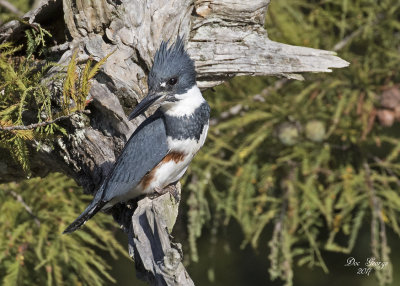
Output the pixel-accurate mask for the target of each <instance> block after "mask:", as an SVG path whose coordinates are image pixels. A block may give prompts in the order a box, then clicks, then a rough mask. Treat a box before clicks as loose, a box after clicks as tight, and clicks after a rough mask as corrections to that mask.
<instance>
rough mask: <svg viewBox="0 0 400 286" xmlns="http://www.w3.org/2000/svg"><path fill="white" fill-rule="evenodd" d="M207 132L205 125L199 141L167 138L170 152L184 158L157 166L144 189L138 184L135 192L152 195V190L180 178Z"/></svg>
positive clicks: (161, 187) (163, 186) (202, 142)
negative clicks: (179, 154)
mask: <svg viewBox="0 0 400 286" xmlns="http://www.w3.org/2000/svg"><path fill="white" fill-rule="evenodd" d="M207 131H208V125H205V126H204V128H203V132H202V133H201V135H200V138H199V140H196V139H186V140H174V139H171V138H170V137H168V146H169V148H170V152H175V153H182V154H184V156H182V158H181V159H180V160H170V161H168V162H166V163H162V164H159V166H157V167H156V169H155V172H154V175H153V179H152V180H151V183H150V184H148V185H147V186H145V187H144V186H143V185H142V184H139V185H138V186H137V188H136V191H138V192H140V194H149V193H153V192H154V189H163V188H165V187H166V186H168V185H169V184H171V183H174V182H176V181H178V180H179V179H180V178H182V176H183V175H184V174H185V172H186V170H187V168H188V166H189V164H190V162H191V161H192V160H193V157H194V156H195V155H196V153H197V152H198V151H199V149H200V148H201V147H202V146H203V144H204V141H205V139H206V137H207Z"/></svg>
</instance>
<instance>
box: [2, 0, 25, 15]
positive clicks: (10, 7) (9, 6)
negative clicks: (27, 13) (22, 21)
mask: <svg viewBox="0 0 400 286" xmlns="http://www.w3.org/2000/svg"><path fill="white" fill-rule="evenodd" d="M0 6H1V7H4V8H6V9H7V10H8V11H10V12H11V13H14V14H16V15H17V16H22V15H23V14H24V13H22V12H21V11H20V10H19V9H18V8H17V7H15V6H14V5H13V4H11V3H10V2H8V1H6V0H0Z"/></svg>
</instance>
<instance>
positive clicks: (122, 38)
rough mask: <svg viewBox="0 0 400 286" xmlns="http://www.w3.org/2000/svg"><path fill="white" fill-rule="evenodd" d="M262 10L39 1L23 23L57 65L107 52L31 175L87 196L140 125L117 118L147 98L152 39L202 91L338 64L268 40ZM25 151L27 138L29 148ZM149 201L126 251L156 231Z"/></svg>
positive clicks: (7, 172)
mask: <svg viewBox="0 0 400 286" xmlns="http://www.w3.org/2000/svg"><path fill="white" fill-rule="evenodd" d="M268 4H269V0H253V1H242V0H192V1H185V0H121V1H118V0H115V1H112V0H92V1H84V0H63V1H62V0H46V1H43V2H41V3H40V4H39V6H38V8H37V9H35V10H33V11H31V12H29V13H27V14H26V15H25V16H24V17H23V18H24V19H25V20H26V21H27V22H28V23H29V24H30V25H35V24H36V23H38V24H41V25H42V26H43V27H44V28H46V29H48V30H50V32H51V33H52V34H53V36H54V42H53V43H52V44H51V48H50V50H51V51H52V55H53V56H55V57H56V58H57V59H58V63H59V64H61V65H67V64H68V62H69V61H70V59H71V56H72V53H73V51H75V50H78V51H79V53H78V57H79V60H82V61H85V60H86V59H88V58H89V57H92V58H94V59H96V60H99V59H101V58H103V57H105V56H106V55H107V54H109V53H110V52H112V51H115V52H114V53H113V54H112V55H111V56H110V57H109V59H108V60H107V62H106V63H105V65H104V66H103V68H102V70H101V72H100V73H99V74H98V75H97V76H96V78H95V80H94V81H93V85H92V89H91V91H90V95H91V96H92V97H93V102H92V103H91V104H90V105H89V110H90V111H91V114H90V115H89V116H87V115H85V114H79V115H76V116H73V117H72V118H71V119H68V120H66V122H63V123H62V124H63V125H64V126H66V127H68V131H69V135H68V137H63V138H59V139H58V140H56V142H54V146H53V147H52V148H51V147H50V146H46V145H44V144H42V145H41V147H40V149H39V151H38V152H32V154H33V155H32V160H31V162H32V171H33V174H34V175H39V176H43V175H45V174H46V173H48V172H51V171H61V172H64V173H66V174H68V175H69V176H71V177H73V178H74V179H75V180H76V181H77V182H78V183H79V184H80V185H82V186H83V187H84V189H85V190H86V191H87V192H89V193H93V192H95V190H96V189H97V187H98V186H99V184H100V183H101V182H102V180H103V179H104V177H105V176H106V175H107V173H108V172H109V170H110V167H111V166H112V164H113V162H114V161H115V159H116V158H117V156H118V154H119V152H120V151H121V149H122V147H123V145H124V143H125V142H126V140H127V138H129V136H130V134H131V133H132V132H133V130H134V128H135V127H136V126H137V125H138V124H139V123H140V119H138V120H135V121H133V122H129V121H128V120H127V117H126V114H127V113H128V112H129V111H130V110H131V109H132V108H133V107H134V106H135V105H136V104H137V102H138V101H139V100H140V99H141V98H143V97H144V96H145V95H146V93H147V85H146V80H147V78H146V75H147V73H148V71H149V69H150V68H151V64H152V59H153V56H154V54H155V52H156V49H157V48H158V46H159V44H160V43H161V41H162V40H169V39H172V40H173V39H175V38H176V36H177V35H178V34H179V35H185V37H186V41H187V48H188V51H189V53H190V55H191V57H192V58H193V59H194V60H195V64H196V70H197V73H198V78H197V82H198V85H199V87H201V88H202V89H205V88H210V87H213V86H216V85H218V84H220V83H221V82H223V81H225V80H227V79H229V78H231V77H233V76H237V75H279V76H284V77H288V78H301V76H299V74H298V73H302V72H329V71H330V69H331V68H341V67H345V66H347V65H348V63H347V62H346V61H344V60H342V59H340V58H339V57H337V56H336V55H335V53H333V52H329V51H323V50H317V49H311V48H305V47H297V46H290V45H286V44H282V43H277V42H273V41H271V40H269V39H268V36H267V31H266V30H265V29H264V27H263V26H264V21H265V15H266V11H267V7H268ZM26 28H27V26H26V24H24V23H21V22H18V21H12V22H9V23H6V24H5V25H3V26H2V27H0V42H4V41H11V40H12V41H16V42H18V41H20V40H21V39H22V38H23V31H24V29H26ZM59 70H60V68H59V67H55V68H53V69H52V70H51V71H50V72H49V74H48V77H51V76H53V75H54V74H55V73H56V72H58V71H59ZM60 87H61V83H59V82H53V84H52V90H53V92H54V98H55V99H59V98H60V97H61V90H62V89H61V88H60ZM34 147H36V143H35V142H33V143H32V148H34ZM0 151H1V150H0ZM0 154H2V155H0V182H5V181H11V180H20V179H22V178H24V177H25V176H24V173H23V172H22V170H21V169H20V168H18V166H17V165H16V164H14V163H11V161H10V160H9V158H8V157H7V155H4V152H0ZM158 204H159V203H158V202H156V201H153V202H151V201H148V200H146V201H145V202H140V203H139V208H138V209H137V210H136V212H135V215H134V216H133V217H132V220H133V221H134V224H133V225H134V228H133V229H132V231H133V233H134V235H133V233H132V232H131V233H130V237H131V239H132V241H134V244H133V245H132V247H133V248H134V245H138V243H142V245H146V243H147V245H149V243H150V244H152V243H156V242H155V241H151V240H149V234H154V233H155V230H157V231H161V230H165V222H163V219H162V218H160V213H159V212H157V211H156V210H157V205H158ZM140 217H145V218H146V220H147V224H149V225H151V224H152V223H154V225H153V226H152V227H151V230H148V229H147V230H146V229H145V228H142V229H140V227H142V226H141V225H140V224H138V223H137V222H138V220H140ZM122 224H123V223H122ZM129 224H130V222H129V223H128V225H126V227H127V228H129ZM139 226H140V227H139ZM146 231H147V232H146ZM162 233H163V234H162V235H160V237H159V239H158V243H161V244H160V245H161V249H162V253H165V254H171V253H172V257H175V256H174V255H175V254H176V253H178V252H179V251H177V247H176V246H173V244H171V242H170V241H169V237H168V232H162ZM145 234H146V235H147V237H145V236H143V235H145ZM133 238H135V239H133ZM146 240H147V242H144V241H146ZM146 247H147V246H146ZM146 247H144V246H143V247H142V250H143V249H146ZM137 253H139V255H140V256H141V261H142V262H143V263H142V264H143V265H144V269H146V271H144V272H143V273H152V274H151V275H153V276H154V277H156V276H157V275H158V274H157V273H158V272H157V271H161V272H162V271H163V270H160V269H158V270H157V269H156V268H154V267H153V268H152V269H153V270H150V269H149V268H146V267H147V266H148V267H150V266H149V265H153V264H151V263H150V262H149V263H147V261H146V260H144V257H143V256H142V254H140V251H139V250H137ZM143 253H144V254H146V255H149V256H150V257H152V258H153V262H152V263H156V264H157V259H158V258H160V257H161V256H157V255H158V254H157V255H154V254H150V252H148V251H147V252H146V251H145V252H143ZM167 256H168V255H167ZM157 257H158V258H157ZM138 260H139V259H138ZM138 260H137V261H138ZM179 261H180V260H179ZM179 263H180V262H179ZM179 263H178V264H174V265H175V266H176V265H178V266H176V267H175V266H174V267H175V268H174V267H173V268H174V269H175V270H176V271H178V272H175V273H173V274H172V276H171V275H170V276H171V277H174V278H173V281H175V282H174V283H176V284H179V285H192V283H193V282H191V280H190V278H189V279H188V280H182V281H185V282H182V283H178V282H176V281H178V280H179V279H178V278H177V277H186V276H187V273H186V272H185V270H184V268H183V266H181V264H179ZM143 265H142V266H143ZM146 265H147V266H146ZM153 266H154V265H153ZM150 268H151V267H150ZM182 269H183V270H182ZM170 274H171V273H170ZM146 275H147V274H146ZM149 275H150V274H149ZM182 275H183V276H182ZM167 276H168V275H167ZM167 276H166V275H164V276H163V277H167ZM146 277H149V276H148V275H147V276H146ZM166 279H167V278H166ZM168 279H169V278H168ZM174 279H175V280H174ZM176 279H178V280H176ZM148 280H149V281H153V282H154V281H157V279H148ZM189 280H190V282H189ZM165 281H166V283H167V284H169V285H170V283H172V282H171V281H172V280H168V281H170V282H168V281H167V280H165ZM160 283H161V282H160ZM157 285H163V284H162V283H161V284H157Z"/></svg>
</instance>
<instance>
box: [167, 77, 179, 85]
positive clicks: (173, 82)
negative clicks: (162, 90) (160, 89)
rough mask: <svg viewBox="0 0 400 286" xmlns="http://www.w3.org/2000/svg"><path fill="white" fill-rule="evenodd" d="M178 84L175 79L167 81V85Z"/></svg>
mask: <svg viewBox="0 0 400 286" xmlns="http://www.w3.org/2000/svg"><path fill="white" fill-rule="evenodd" d="M177 82H178V79H177V78H176V77H172V78H170V79H169V80H168V84H169V85H175V84H176V83H177Z"/></svg>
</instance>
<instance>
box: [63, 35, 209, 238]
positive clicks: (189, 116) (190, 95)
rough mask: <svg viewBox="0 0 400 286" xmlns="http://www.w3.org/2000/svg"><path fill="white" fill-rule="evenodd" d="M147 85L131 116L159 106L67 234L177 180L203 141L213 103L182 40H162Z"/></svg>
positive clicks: (127, 145)
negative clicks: (100, 214)
mask: <svg viewBox="0 0 400 286" xmlns="http://www.w3.org/2000/svg"><path fill="white" fill-rule="evenodd" d="M148 86H149V93H148V95H147V96H146V97H145V98H144V99H143V100H142V101H141V102H140V103H139V104H138V105H137V106H136V108H135V109H134V110H133V111H132V113H131V114H130V116H129V119H133V118H135V117H137V116H138V115H140V114H142V113H143V112H144V111H146V110H147V109H148V108H149V107H150V106H152V105H154V104H159V105H160V107H159V108H158V109H157V111H156V112H155V113H154V114H153V115H152V116H150V117H149V118H147V119H146V120H145V121H144V122H143V123H142V124H141V125H140V126H139V127H138V128H137V129H136V131H135V132H134V133H133V134H132V136H131V137H130V139H129V140H128V142H127V143H126V145H125V147H124V150H123V151H122V152H121V155H120V156H119V157H118V159H117V161H116V162H115V164H114V166H113V168H112V170H111V171H110V173H109V175H108V176H107V177H106V179H105V180H104V182H103V184H102V185H101V186H100V188H99V190H98V191H97V193H96V195H95V197H94V199H93V201H92V202H91V203H90V204H89V206H88V207H87V208H86V209H85V211H84V212H83V213H82V214H81V215H80V216H79V217H78V218H77V219H76V220H75V221H74V222H73V223H72V224H71V225H70V226H68V228H67V229H66V230H65V231H64V233H70V232H73V231H75V230H76V229H77V228H79V227H80V226H81V225H82V224H84V223H85V222H86V221H87V220H89V219H90V218H91V217H93V216H94V215H95V214H96V213H97V212H98V211H99V210H106V209H109V208H111V207H112V206H114V205H115V204H116V203H119V202H126V201H128V200H131V199H133V198H135V197H137V196H139V195H145V194H150V193H152V192H154V191H157V192H159V191H160V190H161V189H163V188H164V187H166V186H168V185H169V184H171V183H174V182H176V181H177V180H179V179H180V178H181V177H182V176H183V174H184V173H185V171H186V169H187V167H188V165H189V163H190V162H191V160H192V159H193V157H194V155H195V154H196V153H197V151H198V150H199V149H200V148H201V146H202V145H203V144H204V140H205V138H206V136H207V130H208V120H209V116H210V107H209V106H208V104H207V102H206V101H205V100H204V98H203V97H202V95H201V92H200V90H199V89H198V87H197V86H196V72H195V69H194V63H193V61H192V60H191V59H190V57H189V55H188V54H187V52H186V51H185V49H184V43H183V39H182V38H180V37H178V39H177V40H176V42H175V43H174V44H173V45H171V47H169V48H168V47H167V43H166V42H162V43H161V46H160V48H159V50H158V51H157V53H156V56H155V58H154V63H153V67H152V69H151V71H150V74H149V78H148Z"/></svg>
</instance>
